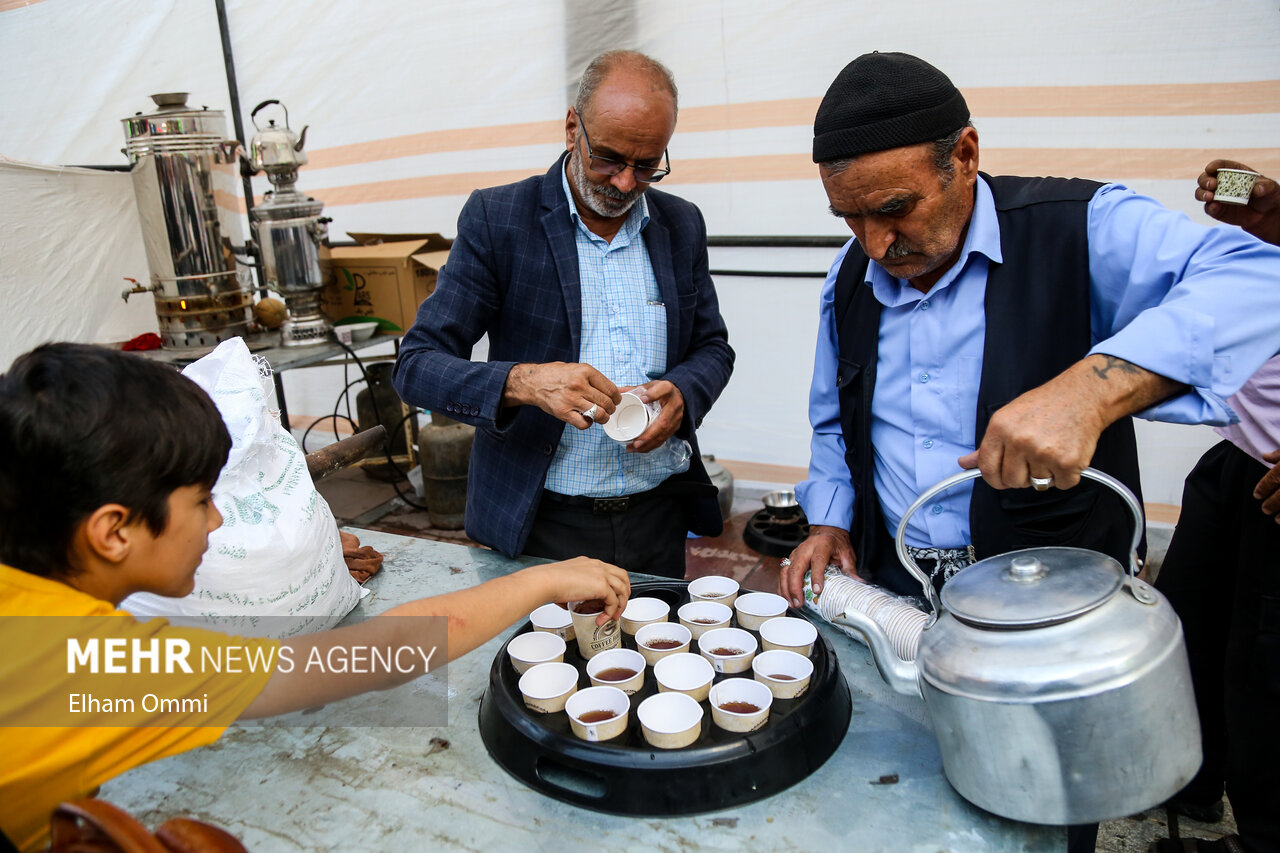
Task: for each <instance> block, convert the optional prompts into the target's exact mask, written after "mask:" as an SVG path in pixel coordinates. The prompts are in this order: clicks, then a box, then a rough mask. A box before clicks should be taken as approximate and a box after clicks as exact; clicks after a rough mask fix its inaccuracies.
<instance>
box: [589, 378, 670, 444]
mask: <svg viewBox="0 0 1280 853" xmlns="http://www.w3.org/2000/svg"><path fill="white" fill-rule="evenodd" d="M660 411H662V407H661V406H660V405H658V404H657V403H646V402H645V401H644V400H642V399H640V395H639V394H636V393H634V392H632V391H624V392H623V394H622V400H621V401H620V402H619V403H618V407H617V408H616V409H614V410H613V414H612V415H609V420H608V422H606V423H603V424H601V426H603V427H604V431H605V434H606V435H608V436H609V437H610V438H612V439H613V440H614V441H620V442H622V443H624V444H625V443H626V442H628V441H631V440H632V439H634V438H637V437H639V435H640V433H642V432H644V431H645V430H646V429H648V428H649V424H651V423H653V419H654V418H656V417H657V416H658V413H659V412H660Z"/></svg>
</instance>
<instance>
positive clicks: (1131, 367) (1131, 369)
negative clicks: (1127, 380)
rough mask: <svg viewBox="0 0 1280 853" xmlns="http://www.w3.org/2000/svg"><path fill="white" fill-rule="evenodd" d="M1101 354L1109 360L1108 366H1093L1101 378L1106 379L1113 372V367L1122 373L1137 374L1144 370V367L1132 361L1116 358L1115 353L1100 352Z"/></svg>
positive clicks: (1095, 372) (1096, 374)
mask: <svg viewBox="0 0 1280 853" xmlns="http://www.w3.org/2000/svg"><path fill="white" fill-rule="evenodd" d="M1099 355H1102V357H1103V358H1104V359H1106V360H1107V366H1106V367H1097V366H1095V367H1094V368H1093V373H1094V375H1095V376H1097V377H1098V378H1099V379H1106V378H1107V374H1108V373H1110V372H1111V368H1113V367H1114V368H1116V369H1117V370H1118V371H1120V372H1121V373H1129V374H1136V373H1140V372H1141V371H1142V368H1140V367H1138V366H1137V365H1136V364H1133V363H1132V362H1128V361H1125V360H1124V359H1123V358H1116V357H1115V356H1114V355H1104V354H1102V353H1099Z"/></svg>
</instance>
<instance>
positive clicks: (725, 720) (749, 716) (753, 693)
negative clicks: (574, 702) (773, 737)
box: [578, 678, 773, 733]
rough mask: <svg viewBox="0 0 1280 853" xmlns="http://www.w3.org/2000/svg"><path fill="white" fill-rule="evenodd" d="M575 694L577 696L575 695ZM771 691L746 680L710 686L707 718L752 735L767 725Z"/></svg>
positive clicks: (723, 727) (728, 730) (722, 682)
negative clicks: (742, 706) (736, 705)
mask: <svg viewBox="0 0 1280 853" xmlns="http://www.w3.org/2000/svg"><path fill="white" fill-rule="evenodd" d="M578 695H581V693H579V694H578ZM739 702H741V703H745V704H746V705H754V706H755V708H756V710H754V711H752V710H730V709H728V708H725V707H724V706H725V705H730V706H731V707H732V705H733V703H739ZM772 704H773V692H772V691H771V690H770V689H769V688H768V687H767V686H766V685H764V684H761V683H760V682H759V681H754V680H752V679H750V678H726V679H725V680H724V681H721V682H720V683H718V684H715V685H712V687H711V719H712V721H713V722H715V724H716V725H717V726H719V727H720V728H722V729H724V730H725V731H727V732H743V733H745V732H754V731H755V730H756V729H759V728H762V727H763V726H764V724H765V723H767V722H769V707H770V706H771V705H772Z"/></svg>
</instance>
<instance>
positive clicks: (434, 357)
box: [394, 155, 734, 556]
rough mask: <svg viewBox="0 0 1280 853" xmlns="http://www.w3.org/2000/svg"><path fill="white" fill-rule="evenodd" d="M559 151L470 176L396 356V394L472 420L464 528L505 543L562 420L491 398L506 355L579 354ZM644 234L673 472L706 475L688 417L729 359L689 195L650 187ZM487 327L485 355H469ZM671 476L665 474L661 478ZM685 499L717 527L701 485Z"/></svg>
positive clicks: (509, 544)
mask: <svg viewBox="0 0 1280 853" xmlns="http://www.w3.org/2000/svg"><path fill="white" fill-rule="evenodd" d="M565 156H566V155H561V157H560V159H559V160H557V161H556V164H555V165H554V166H552V167H551V169H550V170H549V171H548V172H547V173H546V175H543V176H536V177H532V178H528V179H526V180H523V181H519V182H518V183H514V184H508V185H506V186H501V187H492V188H489V189H483V190H476V191H475V192H473V193H472V194H471V197H470V198H469V199H467V203H466V205H464V206H463V208H462V213H461V214H459V216H458V237H457V239H456V240H455V241H454V243H453V248H452V249H451V250H450V252H449V261H448V263H446V264H445V266H444V268H443V269H441V271H440V275H439V278H438V279H437V282H436V289H435V292H434V293H432V294H431V296H430V297H429V298H427V299H426V300H425V301H424V302H423V303H422V305H420V306H419V308H418V316H417V319H416V320H415V321H414V324H413V328H411V329H410V330H409V331H408V333H407V334H406V335H405V336H404V339H403V341H402V342H401V345H400V355H399V358H398V359H397V360H396V368H395V375H394V384H395V387H396V390H397V391H398V392H399V393H400V397H401V398H402V399H403V400H405V401H406V402H408V403H410V404H412V405H415V406H421V407H423V408H425V409H429V410H432V411H439V412H442V413H444V414H447V415H449V416H450V417H452V418H454V419H456V420H459V421H462V422H464V423H469V424H473V425H474V426H475V427H476V437H475V444H474V445H473V446H472V449H471V467H470V472H469V483H468V488H467V511H466V526H467V535H468V536H470V537H471V538H473V539H475V540H476V541H478V542H482V543H484V544H486V545H489V546H491V547H493V548H496V549H498V550H499V551H501V552H503V553H504V554H507V555H508V556H513V555H515V554H519V553H520V552H521V551H522V550H523V548H524V543H525V541H526V540H527V539H528V536H529V529H530V527H531V526H532V524H533V518H534V514H535V512H536V510H537V507H538V502H539V501H540V500H541V496H542V487H543V484H544V482H545V481H546V476H547V470H548V468H550V466H551V458H552V455H553V454H554V453H555V450H556V447H557V446H558V445H559V442H560V435H561V432H562V430H563V429H564V423H563V422H562V421H560V420H558V419H557V418H555V417H553V416H552V415H549V414H547V413H546V412H544V411H542V410H541V409H539V408H537V407H536V406H518V407H508V408H505V409H504V408H503V407H502V389H503V387H504V386H505V384H506V380H507V374H508V373H509V372H510V370H511V368H512V367H513V366H514V365H516V364H518V363H522V362H533V363H544V362H553V361H563V362H577V361H579V344H580V336H581V332H582V316H581V315H582V310H581V306H582V297H581V290H580V283H579V279H578V250H577V244H576V242H575V239H574V227H575V226H574V223H573V220H572V219H571V217H570V213H569V204H568V200H567V199H566V198H565V194H564V190H563V187H562V185H561V175H562V174H563V170H564V162H565ZM645 199H646V200H647V201H648V205H649V224H648V226H647V227H646V228H645V229H644V231H643V235H644V241H645V245H646V247H647V248H648V250H649V258H650V260H651V262H652V264H653V272H654V277H655V278H656V279H657V283H658V289H659V291H660V292H661V294H662V299H663V302H664V303H665V304H666V308H667V365H668V370H667V373H666V375H665V376H664V377H663V378H664V379H667V380H668V381H670V382H671V383H672V384H674V385H675V386H676V387H677V388H679V389H680V393H681V394H683V395H684V421H683V422H682V423H681V425H680V428H679V430H678V432H677V434H678V435H680V436H681V437H683V438H685V439H686V440H688V441H689V443H690V444H691V445H692V447H693V459H692V460H691V462H690V469H689V472H688V474H686V475H679V476H680V478H681V479H682V480H688V481H691V482H697V483H704V484H707V485H709V484H710V478H708V476H707V473H706V469H705V468H704V467H703V465H702V459H701V456H700V455H699V452H698V443H697V438H696V436H695V435H694V429H695V428H696V427H697V426H698V425H699V424H701V422H702V419H703V417H704V416H705V415H706V413H707V411H708V410H709V409H710V408H711V405H712V404H713V403H714V402H715V401H716V398H717V397H719V396H720V392H721V391H722V390H724V387H725V385H726V384H727V383H728V381H729V376H730V374H731V373H732V372H733V359H734V353H733V349H732V348H730V346H729V336H728V331H727V330H726V328H725V324H724V319H723V318H722V317H721V316H720V306H719V302H718V300H717V299H716V292H715V287H714V286H713V285H712V283H711V276H710V274H709V272H708V268H707V227H706V223H705V222H704V221H703V218H702V213H701V212H700V211H699V210H698V208H697V207H696V206H695V205H693V204H691V203H690V202H687V201H684V200H683V199H680V198H677V197H676V196H673V195H670V194H668V193H664V192H661V191H659V190H657V189H654V188H650V189H649V190H647V191H646V192H645ZM485 334H487V335H488V336H489V361H488V362H473V361H470V360H469V359H470V356H471V352H472V348H473V347H474V345H475V343H476V342H477V341H478V340H480V338H481V337H482V336H484V335H485ZM673 479H674V478H673ZM700 491H701V496H700V497H698V498H697V499H695V500H694V503H693V506H692V509H693V512H692V514H691V517H690V527H689V529H690V530H692V531H694V532H695V533H703V534H709V535H715V534H718V533H719V532H720V531H721V529H722V521H721V517H720V511H719V507H718V504H717V503H716V499H715V494H714V490H713V489H703V490H700Z"/></svg>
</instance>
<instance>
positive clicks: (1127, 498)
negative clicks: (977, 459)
mask: <svg viewBox="0 0 1280 853" xmlns="http://www.w3.org/2000/svg"><path fill="white" fill-rule="evenodd" d="M981 476H982V472H981V471H980V470H978V469H977V468H970V469H969V470H967V471H961V472H960V473H959V474H953V475H952V476H950V477H948V478H947V479H945V480H942V481H941V482H939V483H937V484H935V485H933V486H931V487H930V488H928V489H926V490H925V493H924V494H922V495H921V496H920V497H918V498H916V502H915V503H913V504H912V505H911V506H910V507H908V508H907V511H906V512H904V513H903V514H902V520H901V521H899V522H898V533H897V535H896V536H895V537H894V545H896V546H897V551H898V559H899V560H901V561H902V565H903V566H905V567H906V569H907V571H908V572H910V573H911V576H912V577H914V578H915V579H916V580H917V581H919V582H920V585H921V586H922V587H924V594H925V598H927V599H929V604H930V605H932V607H933V610H934V612H935V613H941V612H942V601H941V600H940V599H939V597H938V593H937V590H935V589H934V588H933V583H932V582H930V580H929V576H928V575H926V574H925V573H924V570H923V569H921V568H920V567H919V566H918V565H916V561H915V560H914V559H912V557H911V554H910V553H909V552H908V551H907V541H906V540H907V522H908V521H909V520H910V519H911V516H913V515H915V512H916V510H918V509H920V507H922V506H924V505H925V504H927V503H928V502H929V501H931V500H933V498H934V497H935V496H936V495H938V494H939V493H940V492H944V491H946V490H947V489H949V488H951V487H952V486H954V485H956V484H957V483H963V482H964V481H966V480H975V479H977V478H978V477H981ZM1080 476H1081V477H1083V478H1085V479H1086V480H1096V481H1097V482H1099V483H1102V484H1103V485H1104V486H1108V487H1110V489H1111V490H1112V491H1113V492H1115V493H1116V494H1118V495H1119V496H1120V497H1121V498H1123V499H1124V502H1125V504H1127V505H1128V507H1129V512H1131V513H1132V514H1133V544H1132V545H1131V546H1130V548H1129V574H1130V575H1131V576H1133V577H1137V575H1138V545H1139V544H1140V543H1141V542H1142V524H1143V523H1142V507H1140V506H1139V505H1138V499H1137V498H1136V497H1134V495H1133V492H1131V491H1129V488H1128V486H1126V485H1125V484H1124V483H1122V482H1120V481H1119V480H1117V479H1116V478H1115V477H1112V476H1111V475H1110V474H1108V473H1106V472H1104V471H1099V470H1098V469H1097V468H1085V469H1084V470H1083V471H1081V472H1080Z"/></svg>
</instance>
